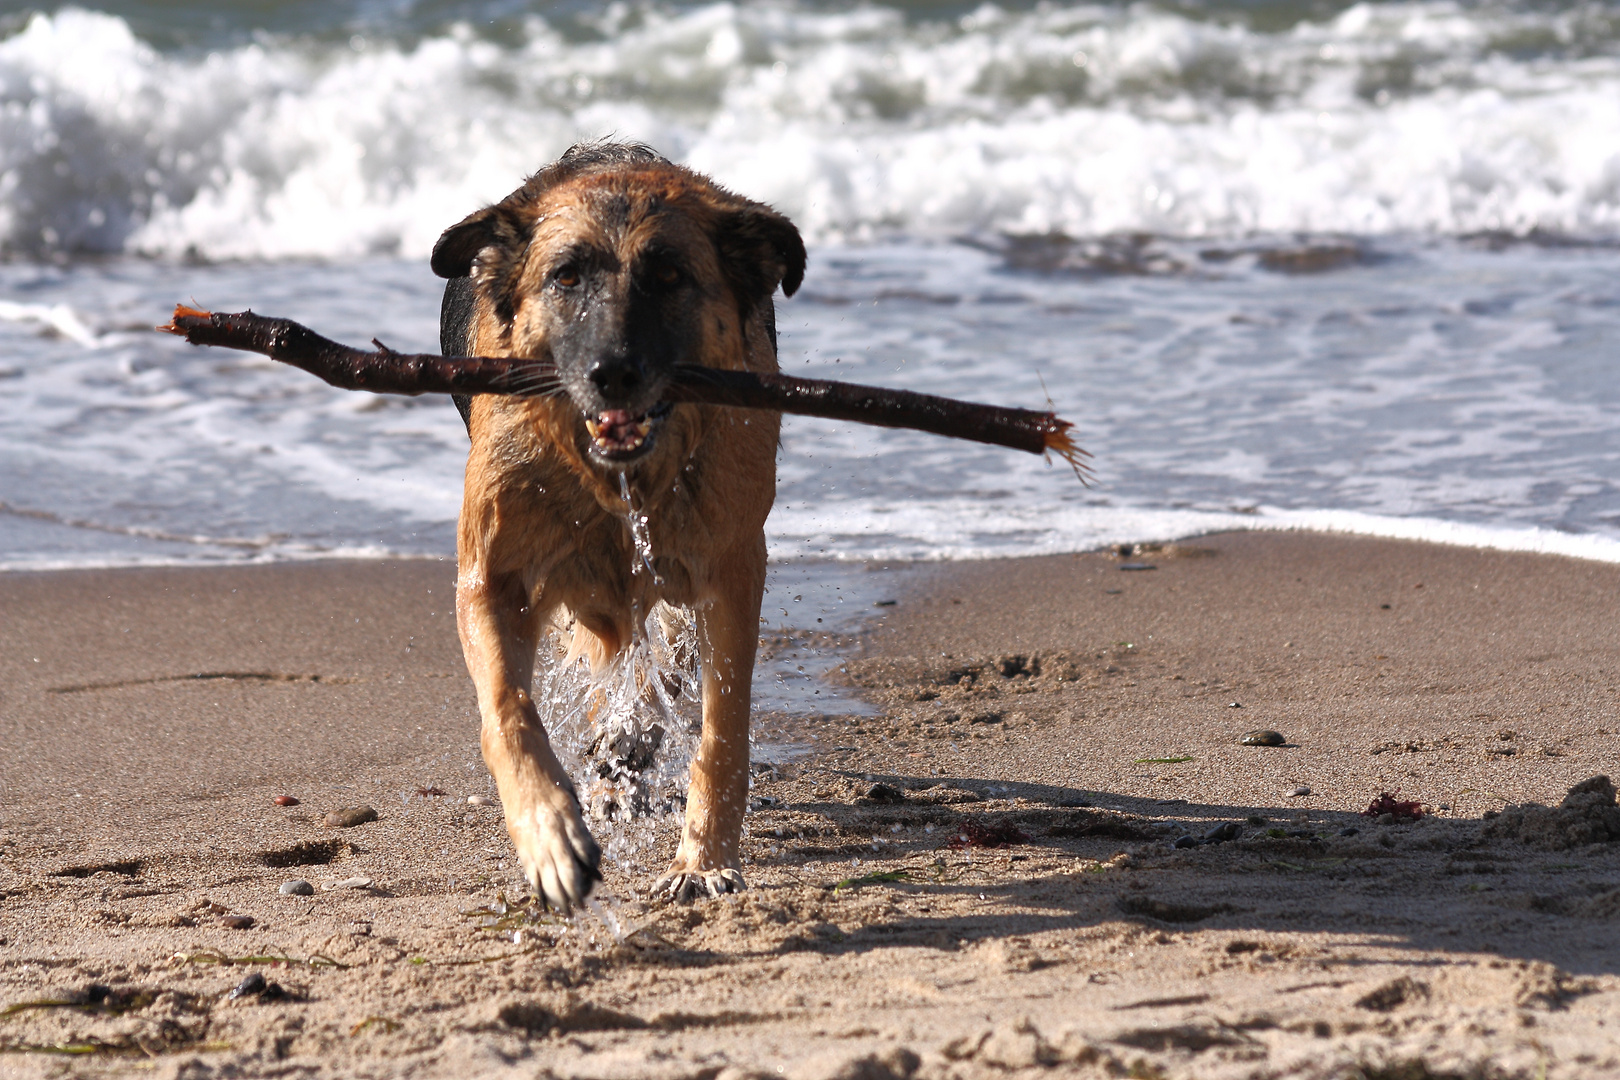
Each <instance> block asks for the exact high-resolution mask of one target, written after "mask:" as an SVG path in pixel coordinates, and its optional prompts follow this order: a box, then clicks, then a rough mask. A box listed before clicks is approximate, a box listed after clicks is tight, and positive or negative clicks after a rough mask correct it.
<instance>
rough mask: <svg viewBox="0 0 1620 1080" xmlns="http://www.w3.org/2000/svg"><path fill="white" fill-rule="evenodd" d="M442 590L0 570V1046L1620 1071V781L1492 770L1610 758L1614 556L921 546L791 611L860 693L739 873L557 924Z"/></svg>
mask: <svg viewBox="0 0 1620 1080" xmlns="http://www.w3.org/2000/svg"><path fill="white" fill-rule="evenodd" d="M1132 564H1140V565H1151V566H1153V567H1155V569H1151V570H1147V569H1143V570H1126V569H1123V568H1122V567H1123V566H1125V565H1132ZM451 579H452V568H451V566H450V564H448V563H442V562H401V563H394V564H387V563H349V564H336V563H327V564H314V565H306V566H276V567H259V568H234V569H188V570H121V571H88V572H63V573H50V574H11V575H0V750H3V753H0V1076H5V1077H11V1076H24V1077H34V1076H55V1075H63V1074H69V1075H81V1074H82V1075H97V1076H99V1075H109V1076H114V1075H116V1076H122V1075H156V1076H164V1077H167V1076H184V1077H212V1076H220V1077H224V1076H277V1077H279V1076H300V1077H303V1076H318V1077H328V1076H330V1077H370V1076H376V1077H392V1076H434V1077H438V1076H444V1077H473V1076H514V1077H515V1076H525V1077H528V1076H579V1077H620V1076H623V1077H670V1078H676V1077H681V1078H687V1077H690V1078H698V1077H701V1078H705V1080H708V1078H716V1077H724V1078H726V1080H741V1078H743V1077H748V1076H762V1075H769V1076H788V1077H803V1078H805V1080H817V1078H833V1077H841V1078H845V1080H892V1078H909V1077H923V1078H935V1077H938V1078H945V1077H963V1078H966V1077H981V1076H982V1077H1002V1076H1007V1075H1010V1074H1017V1075H1020V1076H1029V1077H1034V1076H1053V1077H1058V1076H1136V1077H1160V1076H1162V1077H1178V1078H1179V1077H1189V1078H1191V1077H1196V1078H1200V1080H1202V1078H1206V1077H1217V1078H1218V1077H1282V1076H1287V1077H1295V1076H1297V1077H1352V1076H1364V1077H1383V1078H1405V1080H1418V1078H1423V1077H1451V1076H1456V1077H1525V1078H1532V1077H1543V1076H1545V1077H1583V1078H1584V1077H1594V1076H1608V1075H1620V943H1617V941H1616V935H1615V933H1614V930H1615V926H1616V921H1617V920H1620V811H1616V810H1615V809H1614V808H1613V807H1612V805H1611V804H1612V789H1605V788H1602V787H1601V785H1593V790H1590V791H1587V792H1586V793H1583V794H1580V793H1578V794H1577V795H1575V796H1573V797H1572V798H1571V799H1570V800H1569V802H1570V808H1568V809H1551V810H1540V809H1535V808H1531V809H1528V810H1526V809H1520V808H1514V804H1520V803H1527V802H1536V803H1542V804H1547V805H1549V806H1552V807H1555V808H1556V807H1557V806H1558V804H1559V803H1560V800H1563V799H1564V798H1565V794H1566V792H1567V791H1568V790H1569V789H1570V788H1571V787H1574V786H1576V785H1578V784H1580V783H1581V782H1582V781H1585V780H1587V779H1588V778H1590V777H1593V776H1595V775H1599V774H1606V773H1607V774H1614V775H1617V776H1620V760H1617V757H1616V751H1617V749H1620V735H1617V734H1616V732H1617V731H1620V716H1617V715H1616V713H1617V692H1620V628H1617V627H1616V623H1615V620H1614V618H1613V612H1614V600H1615V597H1616V595H1617V587H1620V567H1616V566H1608V565H1601V564H1592V563H1584V562H1579V561H1574V560H1565V559H1558V558H1550V557H1541V556H1531V555H1515V554H1503V553H1498V552H1480V551H1472V550H1464V549H1456V548H1445V547H1435V546H1426V545H1421V544H1412V543H1404V542H1392V541H1380V540H1368V539H1352V538H1343V537H1332V536H1312V535H1266V534H1241V535H1227V536H1217V537H1210V538H1205V539H1201V540H1197V541H1190V542H1187V543H1183V544H1179V545H1175V546H1173V547H1171V548H1164V549H1157V550H1150V551H1140V552H1132V553H1130V554H1129V555H1126V556H1124V557H1121V556H1120V555H1118V554H1116V553H1105V554H1094V555H1084V556H1062V557H1051V558H1040V559H1029V560H1010V561H1001V562H990V563H983V564H967V565H949V566H938V567H932V568H921V569H916V570H913V571H911V572H909V573H907V574H905V575H901V577H900V581H901V583H902V586H903V587H902V588H901V589H900V591H899V592H898V593H897V594H896V595H895V599H896V600H897V601H898V603H896V604H895V605H893V606H891V607H884V608H882V609H877V610H876V614H878V615H880V616H881V619H880V621H879V622H878V623H877V624H876V625H875V626H874V627H873V629H872V630H871V632H870V633H868V634H866V635H864V636H862V637H860V638H859V639H856V640H853V641H843V642H840V641H839V640H838V639H836V638H831V637H826V638H822V639H816V640H811V638H812V637H813V635H803V638H804V642H803V643H804V644H805V645H806V646H813V647H817V648H826V647H829V646H830V645H834V644H842V645H843V646H844V647H845V648H847V649H848V650H849V651H848V655H847V659H846V662H845V663H844V664H843V665H842V669H843V670H842V672H841V673H839V677H840V678H842V679H844V680H846V681H847V682H848V683H849V684H850V690H851V692H856V693H859V694H861V695H862V696H863V697H864V698H865V699H866V700H867V701H868V702H869V703H870V704H871V706H872V707H873V708H874V709H875V710H876V712H877V715H875V716H864V717H862V716H829V717H824V718H820V719H815V720H805V719H800V720H797V721H792V722H782V721H780V720H778V721H776V722H774V723H772V724H770V725H769V726H770V727H771V729H772V730H773V731H785V732H787V733H788V734H789V735H790V736H792V737H796V738H798V739H800V740H801V741H802V750H803V754H802V756H800V757H798V758H797V759H796V760H794V761H793V762H792V763H790V764H786V765H778V766H774V767H762V768H761V769H760V770H759V772H758V775H757V778H756V783H755V787H754V791H753V796H754V798H753V804H754V807H755V809H754V812H753V813H752V814H751V815H750V816H749V820H748V839H747V841H746V850H747V860H748V861H747V865H746V866H745V873H746V875H747V877H748V880H749V883H750V885H751V888H750V890H749V891H748V892H747V893H745V894H743V895H741V896H739V897H733V898H727V899H722V900H717V901H709V902H704V903H698V904H694V905H691V906H685V907H680V906H659V905H653V904H649V903H648V902H647V901H646V900H645V890H646V886H647V885H648V884H649V883H650V881H651V879H652V878H653V877H654V876H655V875H656V873H657V872H658V870H659V869H660V868H661V864H662V861H663V860H664V859H667V857H668V855H669V853H670V852H671V851H672V849H673V842H674V837H675V831H674V825H673V823H672V822H669V821H665V822H662V823H659V824H656V825H654V826H651V827H647V828H644V829H640V830H637V831H633V832H632V833H630V834H623V835H622V836H621V840H620V843H619V844H618V845H617V848H618V850H620V851H621V854H622V856H623V857H622V858H621V860H620V861H619V862H617V863H614V864H611V865H609V866H608V867H607V876H606V880H605V882H604V884H603V887H602V890H601V892H600V905H599V908H598V911H597V912H595V913H586V914H584V915H582V916H580V917H578V918H575V919H559V918H555V917H551V916H545V915H541V914H539V913H534V912H531V911H528V910H527V909H525V908H524V907H522V906H521V905H520V904H518V903H517V902H516V901H517V900H518V898H519V896H520V891H519V890H518V889H517V888H516V887H515V882H516V879H515V872H514V867H513V865H512V860H511V849H510V845H509V843H508V841H507V840H506V838H505V836H504V831H503V829H502V826H501V821H500V810H499V807H498V805H487V806H484V805H473V804H469V803H468V801H467V798H468V796H470V795H471V796H490V795H493V790H492V786H491V784H490V781H489V778H488V776H487V774H486V773H485V772H484V771H483V769H482V766H481V764H480V763H479V762H478V758H477V739H476V718H475V709H474V705H473V697H472V693H471V687H470V685H469V684H468V682H467V680H466V675H465V671H464V669H463V667H462V665H461V661H460V658H459V655H458V649H457V647H456V642H455V633H454V621H453V614H452V611H451V603H450V601H451V593H450V586H451ZM773 640H774V642H775V645H776V647H781V646H782V645H783V641H782V640H781V639H780V638H777V639H773ZM790 644H791V643H790ZM1260 728H1269V729H1275V730H1277V731H1279V732H1281V733H1282V734H1283V735H1284V736H1286V745H1284V746H1281V747H1250V746H1243V745H1240V743H1239V737H1240V736H1241V735H1242V734H1243V733H1244V732H1246V731H1249V730H1251V729H1260ZM1301 789H1308V791H1309V794H1294V793H1295V792H1296V791H1299V790H1301ZM439 792H442V793H443V794H439ZM1383 792H1390V793H1397V792H1398V793H1399V797H1400V799H1401V800H1408V801H1412V802H1415V803H1418V804H1421V805H1422V806H1423V808H1424V812H1423V814H1422V816H1421V817H1420V818H1418V819H1417V820H1415V821H1410V820H1405V819H1398V820H1397V819H1391V818H1386V819H1383V820H1380V819H1377V818H1371V817H1364V816H1360V815H1359V814H1358V813H1357V811H1360V810H1363V809H1365V808H1366V807H1367V806H1368V804H1369V803H1370V802H1371V801H1372V800H1373V799H1374V797H1376V796H1378V795H1380V794H1381V793H1383ZM278 795H292V796H295V797H297V798H298V799H299V800H300V803H299V805H296V806H285V807H283V806H277V805H276V804H275V803H274V801H273V800H274V798H275V797H276V796H278ZM360 805H368V806H371V807H373V808H375V809H376V810H377V812H378V820H375V821H371V822H368V823H365V824H360V825H357V826H354V827H352V828H331V827H327V826H326V825H324V824H323V823H322V821H323V817H324V815H325V814H326V813H327V812H329V811H332V810H336V809H339V808H343V807H353V806H360ZM1222 826H1227V827H1226V828H1225V829H1224V830H1222V829H1221V827H1222ZM604 832H606V830H605V829H604ZM1211 832H1214V833H1215V835H1216V836H1217V837H1220V836H1222V835H1227V836H1230V835H1231V834H1232V833H1234V832H1237V833H1238V835H1237V836H1235V838H1231V839H1227V840H1225V841H1224V842H1217V843H1197V842H1196V841H1198V840H1199V839H1201V838H1203V837H1204V836H1206V834H1210V833H1211ZM624 835H627V836H629V837H630V838H632V839H636V840H638V841H641V842H644V843H645V845H646V846H645V847H643V848H640V849H637V848H636V847H635V845H634V844H631V843H627V842H626V841H625V839H624V838H623V836H624ZM1184 837H1190V838H1192V839H1190V840H1188V839H1182V838H1184ZM1178 840H1181V842H1182V844H1183V845H1184V846H1181V847H1177V846H1176V842H1177V841H1178ZM986 843H990V844H1000V845H1004V846H995V847H987V846H982V845H984V844H986ZM1189 844H1191V845H1192V846H1186V845H1189ZM293 878H301V879H306V880H308V881H309V882H310V883H311V884H312V886H313V887H314V890H315V892H314V894H313V895H310V896H284V895H280V894H279V892H278V886H280V885H281V884H282V883H283V882H286V881H288V880H290V879H293ZM339 883H347V884H346V885H344V886H342V887H335V888H328V886H333V885H338V884H339ZM249 920H251V925H244V924H246V923H248V922H249ZM255 973H257V974H259V975H261V976H262V977H263V978H264V979H265V980H266V981H267V983H268V984H273V986H272V989H271V992H269V993H263V992H257V993H254V992H249V993H244V994H242V995H239V996H238V997H236V998H234V999H233V998H231V997H230V996H229V992H230V991H231V990H232V988H233V987H235V986H237V985H238V984H239V983H241V982H242V980H243V979H244V977H247V976H251V975H253V974H255ZM278 989H279V993H277V992H276V991H277V990H278Z"/></svg>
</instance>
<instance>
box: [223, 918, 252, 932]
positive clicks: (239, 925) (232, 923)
mask: <svg viewBox="0 0 1620 1080" xmlns="http://www.w3.org/2000/svg"><path fill="white" fill-rule="evenodd" d="M254 921H255V920H254V918H253V916H251V915H221V916H220V917H219V925H221V926H223V927H224V928H225V929H227V930H249V929H252V927H253V923H254Z"/></svg>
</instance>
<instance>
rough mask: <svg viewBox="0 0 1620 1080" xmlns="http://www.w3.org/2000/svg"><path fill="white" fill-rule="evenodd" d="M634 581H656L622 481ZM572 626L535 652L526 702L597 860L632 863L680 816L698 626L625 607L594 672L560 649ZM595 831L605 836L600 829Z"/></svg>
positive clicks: (674, 615)
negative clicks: (623, 637) (627, 619)
mask: <svg viewBox="0 0 1620 1080" xmlns="http://www.w3.org/2000/svg"><path fill="white" fill-rule="evenodd" d="M620 491H621V492H622V493H623V495H624V500H625V508H626V513H625V522H626V525H627V526H628V527H629V530H630V537H631V541H632V544H633V550H634V555H633V557H632V560H631V571H632V573H633V574H636V575H640V574H651V575H652V580H653V582H654V583H655V584H662V583H663V579H662V578H661V577H660V576H659V575H658V573H657V570H656V569H655V567H654V563H653V555H652V541H651V538H650V535H649V532H648V528H647V524H648V519H647V516H646V515H645V514H643V513H641V512H640V511H639V509H638V508H636V506H635V505H634V501H633V500H632V498H631V493H630V486H629V482H628V481H627V480H626V479H625V478H624V477H623V476H622V475H621V477H620ZM572 629H573V627H572V626H570V625H562V626H559V627H558V628H557V633H556V637H555V639H554V642H553V644H552V645H551V646H550V647H548V648H545V649H542V651H541V655H540V658H539V660H540V663H539V670H538V672H537V674H536V678H535V694H534V701H535V705H536V707H537V709H538V710H539V713H540V720H541V722H542V723H543V724H544V725H545V727H546V730H547V731H549V732H550V733H551V739H552V746H553V748H554V749H555V751H556V752H557V755H558V757H559V759H560V760H561V761H562V763H563V766H564V768H566V769H567V770H568V772H569V774H570V775H571V776H572V777H573V779H574V784H575V788H576V790H577V791H578V792H579V793H580V798H581V801H582V803H583V804H584V806H585V810H586V813H587V815H588V816H589V817H590V818H591V819H593V821H595V822H596V823H597V828H596V831H597V832H598V833H602V832H606V833H607V835H605V836H604V835H599V836H598V840H599V841H600V842H602V846H603V851H604V854H605V855H606V856H607V857H608V858H610V859H612V860H614V861H618V862H634V861H635V860H636V858H637V856H638V855H640V854H641V853H643V852H645V851H646V850H648V849H649V848H650V847H651V845H652V843H653V833H654V830H655V828H656V826H657V824H658V822H659V821H660V820H661V819H663V818H665V817H667V816H668V815H669V814H671V813H674V812H678V811H681V810H683V809H684V807H685V802H686V785H687V782H688V779H689V772H690V767H691V763H692V757H693V755H694V754H695V752H696V749H697V736H698V734H699V733H700V732H701V730H702V717H701V712H700V708H699V702H700V701H701V696H702V689H701V680H700V676H699V670H698V641H697V623H696V620H695V619H694V618H693V616H692V613H691V612H690V611H689V610H687V609H685V608H677V607H674V606H672V605H670V604H666V603H662V602H660V603H658V604H656V605H655V606H654V607H653V608H652V610H651V611H650V612H643V610H642V609H641V606H640V604H639V603H637V604H634V605H632V608H631V638H630V642H629V644H628V645H627V646H626V647H625V648H623V649H621V650H620V651H619V653H618V655H616V656H614V657H612V658H610V659H609V660H608V661H607V662H606V663H605V664H604V665H602V667H601V668H599V669H593V668H592V665H591V662H590V660H589V658H588V657H586V656H583V655H580V654H578V653H577V652H575V651H572V650H565V649H563V648H561V643H562V642H564V641H566V640H568V639H569V638H570V637H571V631H572ZM603 825H608V826H610V828H608V829H606V830H604V829H602V826H603Z"/></svg>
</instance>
